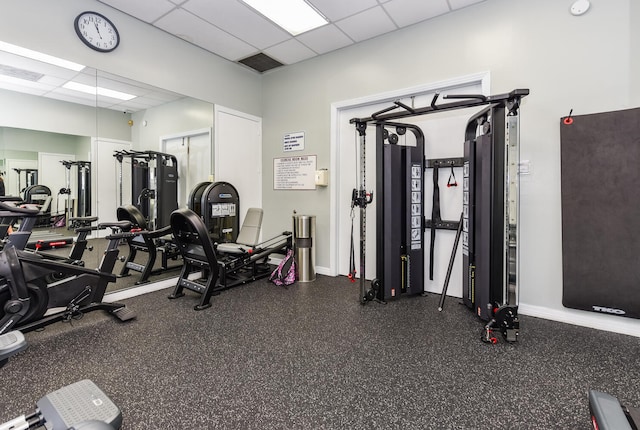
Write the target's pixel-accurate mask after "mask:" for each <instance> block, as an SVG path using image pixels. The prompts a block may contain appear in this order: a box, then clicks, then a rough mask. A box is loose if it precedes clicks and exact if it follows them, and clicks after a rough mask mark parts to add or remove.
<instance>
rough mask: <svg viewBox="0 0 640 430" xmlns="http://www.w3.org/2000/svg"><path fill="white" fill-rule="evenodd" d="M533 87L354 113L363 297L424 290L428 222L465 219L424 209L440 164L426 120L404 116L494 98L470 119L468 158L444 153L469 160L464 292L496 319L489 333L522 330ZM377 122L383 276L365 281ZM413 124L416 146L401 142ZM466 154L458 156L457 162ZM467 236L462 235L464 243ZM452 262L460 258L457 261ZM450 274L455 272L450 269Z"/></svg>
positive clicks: (513, 335)
mask: <svg viewBox="0 0 640 430" xmlns="http://www.w3.org/2000/svg"><path fill="white" fill-rule="evenodd" d="M528 94H529V90H527V89H516V90H513V91H511V92H510V93H507V94H499V95H494V96H484V95H455V96H444V97H443V98H445V99H459V100H457V101H453V102H450V103H443V104H438V99H439V97H440V95H439V94H435V95H434V97H433V99H432V101H431V103H430V105H429V106H426V107H423V108H413V107H410V106H407V105H405V104H403V103H401V102H399V101H396V102H395V103H394V105H393V106H390V107H388V108H386V109H383V110H381V111H378V112H376V113H374V114H372V115H371V117H368V118H354V119H352V120H351V123H352V124H354V125H355V128H356V131H357V132H358V135H359V141H360V151H359V152H360V175H359V178H360V184H359V188H358V189H354V191H353V195H352V208H355V207H358V208H359V210H360V275H361V276H360V302H361V303H362V304H366V303H367V302H369V301H372V300H378V301H385V300H389V299H393V298H397V297H399V296H401V295H416V294H419V293H422V292H423V291H424V272H425V270H424V254H425V253H424V248H425V243H424V242H425V241H424V231H425V229H427V228H430V229H432V236H433V229H436V228H447V229H452V230H458V229H459V224H458V223H457V222H453V221H449V222H445V221H443V220H441V219H439V213H435V216H434V214H432V219H431V220H429V221H428V220H426V219H425V216H424V201H425V200H424V199H425V197H424V172H425V169H426V168H429V167H430V168H433V167H434V165H433V162H431V163H429V162H428V160H426V158H425V154H424V136H423V134H422V131H421V130H420V129H419V127H417V126H415V125H411V124H404V123H399V122H397V120H399V119H402V118H409V117H415V116H421V115H427V114H432V113H437V112H442V111H450V110H455V109H464V108H470V107H481V106H488V107H486V108H485V109H483V110H482V111H481V112H479V113H478V114H476V115H474V116H473V117H472V118H471V120H470V121H469V123H468V125H467V127H466V130H465V144H464V148H465V157H464V159H463V160H454V159H451V160H441V162H443V163H445V164H444V165H447V164H446V163H449V164H450V165H451V166H454V165H459V162H460V161H462V162H463V169H464V178H463V200H464V201H463V214H462V217H461V222H462V229H461V236H462V244H463V256H464V262H463V270H464V276H463V278H464V283H463V301H464V303H465V304H466V305H467V306H468V307H469V308H470V309H472V310H473V311H474V313H476V314H477V315H478V316H479V317H480V318H481V319H483V320H485V321H487V324H486V325H485V328H484V331H483V335H482V340H483V341H486V342H492V343H495V342H496V338H495V336H494V335H493V333H494V331H495V330H499V331H500V332H501V333H502V334H503V336H504V337H505V339H506V340H507V341H509V342H515V341H516V340H517V337H518V331H519V321H518V316H517V309H518V306H517V270H518V261H517V257H518V252H517V249H518V248H517V230H518V191H519V190H518V162H519V134H518V120H519V107H520V101H521V99H522V98H523V97H525V96H526V95H528ZM370 123H371V124H375V127H376V172H377V182H376V185H377V190H376V196H377V197H376V199H377V200H376V204H377V211H378V212H377V217H378V220H377V224H378V226H377V236H376V247H377V261H376V274H377V276H376V278H375V279H373V280H372V281H371V284H370V286H367V284H366V281H365V276H364V274H365V258H366V242H365V237H366V208H367V206H368V205H369V204H370V203H371V202H372V201H373V192H368V191H367V189H366V184H365V176H366V171H365V166H366V163H365V153H366V131H367V125H368V124H370ZM408 131H410V132H411V134H412V135H413V136H414V139H415V144H414V145H399V144H398V142H399V137H398V136H401V135H404V134H406V133H407V132H408ZM454 163H456V164H454ZM457 243H458V241H457V240H456V246H457ZM450 266H451V264H450ZM447 278H448V277H447Z"/></svg>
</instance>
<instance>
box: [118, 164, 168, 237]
mask: <svg viewBox="0 0 640 430" xmlns="http://www.w3.org/2000/svg"><path fill="white" fill-rule="evenodd" d="M113 156H114V157H115V158H116V161H117V162H118V163H119V164H120V175H119V180H120V202H119V204H120V206H122V205H123V204H126V203H123V202H122V186H123V184H122V168H123V167H122V163H123V160H124V158H129V159H130V160H131V198H132V200H133V201H132V202H131V203H132V204H133V205H135V206H136V207H137V208H138V209H140V211H141V212H142V214H143V215H144V217H145V218H146V219H147V223H148V225H149V227H150V228H151V229H159V228H162V227H166V226H168V225H169V217H170V216H171V212H173V211H174V210H176V209H178V160H177V158H176V157H175V156H174V155H171V154H165V153H163V152H156V151H117V152H115V153H114V155H113Z"/></svg>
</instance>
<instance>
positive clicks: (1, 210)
mask: <svg viewBox="0 0 640 430" xmlns="http://www.w3.org/2000/svg"><path fill="white" fill-rule="evenodd" d="M21 202H22V201H21V199H19V198H18V199H17V200H2V201H0V220H1V222H0V234H2V240H3V242H5V243H4V244H3V247H6V246H14V247H16V248H17V249H20V250H22V249H24V248H25V247H26V246H27V242H28V241H29V238H30V237H31V230H32V229H33V227H34V225H35V224H36V217H37V216H38V214H39V213H40V209H38V208H33V207H24V208H23V207H20V206H16V205H17V204H19V203H21ZM18 219H21V222H20V225H19V227H18V229H17V230H15V229H14V231H13V232H12V233H8V231H9V227H11V228H13V226H14V225H15V224H16V222H17V221H18Z"/></svg>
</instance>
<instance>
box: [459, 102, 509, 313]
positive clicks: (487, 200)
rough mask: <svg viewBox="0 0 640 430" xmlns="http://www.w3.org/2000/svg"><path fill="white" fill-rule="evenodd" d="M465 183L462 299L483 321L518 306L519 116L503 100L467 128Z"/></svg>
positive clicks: (484, 112) (476, 118)
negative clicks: (500, 309) (502, 309)
mask: <svg viewBox="0 0 640 430" xmlns="http://www.w3.org/2000/svg"><path fill="white" fill-rule="evenodd" d="M465 137H466V139H465V140H466V141H465V143H464V160H465V161H464V181H463V186H464V189H463V233H462V255H463V270H464V273H463V285H462V295H463V297H462V298H463V302H464V303H465V304H466V305H467V306H468V307H469V308H471V309H472V310H473V311H474V312H475V313H476V314H477V315H478V316H479V317H480V318H481V319H483V320H485V321H488V320H490V319H491V318H492V317H493V309H494V308H495V307H496V305H498V306H499V305H502V304H505V303H507V304H516V303H515V300H516V275H517V273H516V272H517V237H516V231H517V218H518V217H517V210H518V189H517V187H518V178H517V176H518V170H517V169H518V157H519V154H518V116H517V113H513V112H512V113H510V114H509V115H506V108H505V106H504V105H503V104H496V105H492V106H491V107H489V108H486V109H483V110H482V111H481V112H479V113H478V114H477V115H475V116H473V117H472V118H471V119H470V120H469V122H468V124H467V129H466V135H465Z"/></svg>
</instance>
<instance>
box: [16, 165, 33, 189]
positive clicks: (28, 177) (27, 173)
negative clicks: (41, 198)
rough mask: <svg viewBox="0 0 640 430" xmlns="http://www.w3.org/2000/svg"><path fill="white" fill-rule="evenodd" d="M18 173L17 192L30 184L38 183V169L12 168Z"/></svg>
mask: <svg viewBox="0 0 640 430" xmlns="http://www.w3.org/2000/svg"><path fill="white" fill-rule="evenodd" d="M13 170H14V171H15V172H16V173H17V174H18V192H19V193H21V192H23V191H24V190H25V189H26V188H28V187H30V186H31V185H35V184H37V183H38V169H16V168H14V169H13ZM23 173H24V188H22V174H23Z"/></svg>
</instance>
